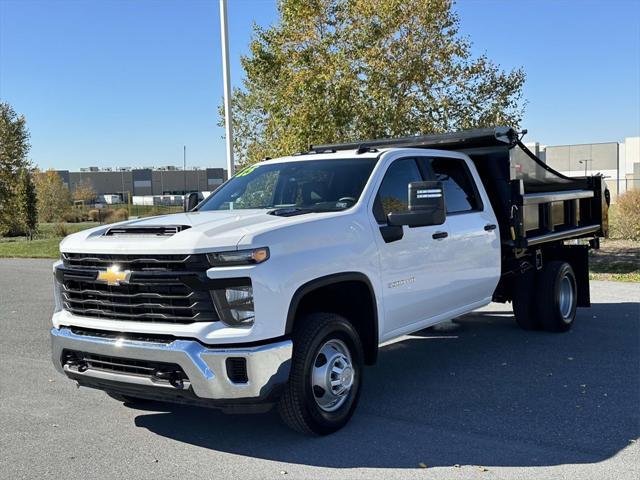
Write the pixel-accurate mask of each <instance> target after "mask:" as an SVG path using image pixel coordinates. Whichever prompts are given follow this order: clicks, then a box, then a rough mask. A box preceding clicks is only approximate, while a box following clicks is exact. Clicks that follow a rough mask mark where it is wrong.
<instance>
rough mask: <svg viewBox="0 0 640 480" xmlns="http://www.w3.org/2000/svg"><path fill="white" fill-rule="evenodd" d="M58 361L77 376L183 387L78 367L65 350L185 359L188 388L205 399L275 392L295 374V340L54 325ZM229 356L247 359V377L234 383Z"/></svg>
mask: <svg viewBox="0 0 640 480" xmlns="http://www.w3.org/2000/svg"><path fill="white" fill-rule="evenodd" d="M51 341H52V355H53V363H54V365H55V367H56V369H57V370H58V371H59V372H60V373H63V374H66V375H67V376H70V377H72V378H76V379H78V378H80V379H82V378H83V377H84V378H87V379H96V380H101V381H107V382H118V383H120V384H128V385H131V386H134V385H135V386H137V387H142V388H144V387H151V388H152V389H154V388H155V389H161V390H162V389H174V390H175V389H177V387H176V386H175V385H172V384H171V383H169V382H162V381H157V380H156V379H153V378H150V377H147V376H140V375H134V374H127V373H122V372H116V371H107V370H102V369H91V368H88V369H86V370H84V371H82V369H77V368H74V367H73V366H70V365H63V364H62V353H63V351H64V350H72V351H79V352H87V353H91V354H97V355H105V356H110V357H116V358H126V359H132V360H145V361H152V362H166V363H173V364H177V365H179V366H180V367H181V368H182V370H183V371H184V373H185V374H186V375H187V377H188V381H185V382H184V386H183V387H182V388H184V389H191V390H192V391H193V393H194V394H195V395H196V396H197V397H199V398H201V399H211V400H230V401H231V402H229V403H233V400H240V399H255V400H256V401H259V400H260V399H263V398H265V397H267V396H268V395H270V393H271V392H272V391H273V390H274V389H275V388H276V387H278V386H280V385H282V384H284V383H286V381H287V380H288V378H289V369H290V364H291V354H292V342H291V340H284V341H280V342H276V343H271V344H267V345H261V346H257V347H246V348H245V347H241V348H223V347H219V348H208V347H205V346H203V345H202V344H200V343H198V342H196V341H194V340H180V339H177V340H174V341H173V342H171V343H155V342H147V341H134V340H127V339H113V338H101V337H92V336H86V335H76V334H74V333H73V332H72V331H71V330H70V329H68V328H60V329H56V328H53V329H51ZM229 357H233V358H238V357H242V358H245V359H246V368H247V377H248V382H247V383H233V382H232V381H231V380H230V379H229V377H228V376H227V370H226V360H227V358H229Z"/></svg>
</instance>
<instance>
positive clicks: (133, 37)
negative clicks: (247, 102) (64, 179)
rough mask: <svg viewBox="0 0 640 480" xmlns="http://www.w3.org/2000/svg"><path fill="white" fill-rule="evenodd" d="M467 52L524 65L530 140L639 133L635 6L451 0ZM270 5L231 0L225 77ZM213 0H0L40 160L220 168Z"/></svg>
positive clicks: (12, 83) (235, 68)
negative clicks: (468, 41)
mask: <svg viewBox="0 0 640 480" xmlns="http://www.w3.org/2000/svg"><path fill="white" fill-rule="evenodd" d="M455 8H456V10H457V11H458V13H459V14H460V17H461V28H462V32H463V33H464V34H466V35H468V36H469V37H470V38H471V40H472V42H473V48H474V51H475V52H476V53H483V52H486V53H487V54H488V55H489V57H490V58H492V59H493V60H494V61H496V62H497V63H499V64H501V65H502V66H503V67H505V68H512V67H517V66H523V67H524V68H525V70H526V72H527V75H528V78H527V83H526V87H525V97H526V98H527V100H528V105H527V109H526V114H525V119H524V122H523V125H522V126H523V127H525V128H527V129H528V130H529V132H530V133H529V135H528V136H527V139H528V140H538V141H540V142H543V143H546V144H550V145H553V144H566V143H580V142H603V141H619V140H622V139H623V138H624V137H625V136H632V135H640V2H638V1H635V0H628V1H625V0H618V1H601V2H595V1H578V0H574V1H551V0H546V1H545V0H540V1H517V2H516V1H489V0H482V1H480V0H475V1H470V0H467V1H460V2H459V3H458V4H457V5H456V7H455ZM276 20H277V12H276V7H275V1H273V0H229V30H230V49H231V60H232V61H231V67H232V72H231V75H232V80H233V83H234V84H238V83H239V82H240V81H241V77H242V70H241V68H240V63H239V58H240V55H241V54H242V53H245V52H246V51H247V47H248V44H249V40H250V38H251V27H252V24H253V22H257V23H258V24H260V25H268V24H270V23H272V22H275V21H276ZM221 97H222V72H221V61H220V31H219V17H218V1H217V0H199V1H193V0H183V1H177V0H175V1H169V0H129V1H127V0H101V1H97V0H96V1H89V0H86V1H83V0H46V1H44V0H0V98H2V99H3V100H6V101H9V102H10V103H11V104H12V105H13V106H14V108H15V109H16V110H17V111H18V112H20V113H24V114H25V116H26V117H27V121H28V125H29V128H30V131H31V136H32V150H31V157H32V159H33V161H34V162H35V163H36V164H37V165H39V166H40V167H42V168H56V169H71V170H74V169H78V168H80V167H82V166H89V165H97V166H102V167H107V166H160V165H172V164H175V165H180V164H181V163H182V145H184V144H186V145H187V163H188V164H189V165H198V166H223V165H224V164H225V154H224V140H222V135H223V130H222V129H221V128H219V127H218V126H217V122H218V114H217V108H218V104H219V103H220V102H221Z"/></svg>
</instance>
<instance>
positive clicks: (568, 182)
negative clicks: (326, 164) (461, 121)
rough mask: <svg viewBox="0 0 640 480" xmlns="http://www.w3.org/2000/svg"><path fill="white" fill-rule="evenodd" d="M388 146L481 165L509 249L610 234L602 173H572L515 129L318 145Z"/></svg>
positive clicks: (324, 147) (327, 148)
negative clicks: (543, 156)
mask: <svg viewBox="0 0 640 480" xmlns="http://www.w3.org/2000/svg"><path fill="white" fill-rule="evenodd" d="M388 147H411V148H429V149H440V150H455V151H459V152H463V153H466V154H467V155H468V156H469V157H470V158H471V159H472V160H473V162H474V163H475V165H476V168H477V169H478V172H479V173H480V178H481V179H482V182H483V184H484V187H485V189H486V191H487V194H488V195H489V199H490V201H491V204H492V206H493V209H494V211H495V213H496V216H497V218H498V222H499V224H500V232H501V241H502V246H503V253H507V252H509V251H511V253H517V252H521V251H522V250H526V249H528V248H529V247H534V246H537V245H542V244H549V243H552V242H559V241H562V240H568V239H577V238H586V237H592V238H597V237H604V236H607V230H608V218H607V212H608V204H609V192H608V191H607V189H606V185H605V182H604V179H603V177H602V176H598V175H596V176H589V177H571V178H570V177H566V176H564V175H562V174H561V173H559V172H557V171H555V170H554V169H552V168H551V167H549V166H548V165H546V164H545V163H544V162H543V161H542V160H540V159H539V158H537V157H536V156H535V155H534V154H533V153H532V152H531V151H530V150H529V149H528V148H527V147H526V146H525V145H524V144H523V143H522V142H521V141H520V139H519V136H518V132H516V130H515V129H513V128H510V127H495V128H486V129H477V130H466V131H461V132H453V133H446V134H441V135H422V136H412V137H402V138H393V139H381V140H371V141H364V142H355V143H349V144H340V145H314V146H312V147H311V148H312V150H314V151H316V152H321V151H330V150H334V151H335V150H346V149H357V148H359V149H363V150H366V149H375V148H388Z"/></svg>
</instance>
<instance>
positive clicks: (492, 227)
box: [484, 223, 496, 232]
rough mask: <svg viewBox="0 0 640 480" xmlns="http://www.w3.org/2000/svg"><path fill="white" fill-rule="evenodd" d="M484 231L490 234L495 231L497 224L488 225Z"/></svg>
mask: <svg viewBox="0 0 640 480" xmlns="http://www.w3.org/2000/svg"><path fill="white" fill-rule="evenodd" d="M484 229H485V230H486V231H487V232H490V231H491V230H495V229H496V226H495V224H493V223H487V224H486V225H485V226H484Z"/></svg>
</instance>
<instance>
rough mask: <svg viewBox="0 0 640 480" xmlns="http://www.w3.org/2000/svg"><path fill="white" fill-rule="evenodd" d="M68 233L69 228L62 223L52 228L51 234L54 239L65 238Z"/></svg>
mask: <svg viewBox="0 0 640 480" xmlns="http://www.w3.org/2000/svg"><path fill="white" fill-rule="evenodd" d="M69 233H70V232H69V228H68V227H67V226H66V225H65V224H64V223H56V224H55V226H54V227H53V234H54V235H55V236H56V237H66V236H67V235H69Z"/></svg>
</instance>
